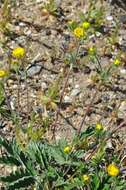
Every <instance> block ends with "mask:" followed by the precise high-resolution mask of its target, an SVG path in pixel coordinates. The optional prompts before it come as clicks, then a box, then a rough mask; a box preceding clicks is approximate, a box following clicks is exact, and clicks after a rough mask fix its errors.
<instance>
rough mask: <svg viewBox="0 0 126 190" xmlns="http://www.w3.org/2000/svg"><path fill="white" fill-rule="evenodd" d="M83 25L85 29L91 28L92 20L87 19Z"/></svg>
mask: <svg viewBox="0 0 126 190" xmlns="http://www.w3.org/2000/svg"><path fill="white" fill-rule="evenodd" d="M82 26H83V28H84V29H88V28H90V22H87V21H85V22H83V23H82Z"/></svg>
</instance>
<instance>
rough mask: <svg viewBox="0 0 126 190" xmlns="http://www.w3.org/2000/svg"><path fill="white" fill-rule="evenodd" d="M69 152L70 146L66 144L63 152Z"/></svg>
mask: <svg viewBox="0 0 126 190" xmlns="http://www.w3.org/2000/svg"><path fill="white" fill-rule="evenodd" d="M70 152H71V147H70V146H66V147H65V148H64V153H66V154H68V153H70Z"/></svg>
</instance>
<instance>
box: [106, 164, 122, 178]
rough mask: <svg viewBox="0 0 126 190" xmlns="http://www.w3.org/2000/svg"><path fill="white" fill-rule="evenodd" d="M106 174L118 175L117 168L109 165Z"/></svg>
mask: <svg viewBox="0 0 126 190" xmlns="http://www.w3.org/2000/svg"><path fill="white" fill-rule="evenodd" d="M107 172H108V174H109V175H110V176H117V175H118V174H119V172H120V171H119V168H118V167H117V166H116V165H115V164H113V163H112V164H109V165H108V167H107Z"/></svg>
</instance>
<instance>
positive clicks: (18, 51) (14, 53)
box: [12, 47, 25, 59]
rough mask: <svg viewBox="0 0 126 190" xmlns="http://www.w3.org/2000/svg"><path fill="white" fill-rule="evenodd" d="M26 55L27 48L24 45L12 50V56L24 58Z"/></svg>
mask: <svg viewBox="0 0 126 190" xmlns="http://www.w3.org/2000/svg"><path fill="white" fill-rule="evenodd" d="M24 55H25V49H24V48H22V47H17V48H15V49H14V50H13V51H12V56H13V57H15V58H18V59H20V58H22V57H24Z"/></svg>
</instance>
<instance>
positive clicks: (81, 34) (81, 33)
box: [74, 27, 85, 38]
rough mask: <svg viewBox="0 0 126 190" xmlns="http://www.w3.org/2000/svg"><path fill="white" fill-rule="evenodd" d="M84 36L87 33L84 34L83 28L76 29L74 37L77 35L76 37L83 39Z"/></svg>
mask: <svg viewBox="0 0 126 190" xmlns="http://www.w3.org/2000/svg"><path fill="white" fill-rule="evenodd" d="M84 34H85V33H84V29H83V28H81V27H77V28H75V29H74V35H75V36H76V37H78V38H81V37H83V36H84Z"/></svg>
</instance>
